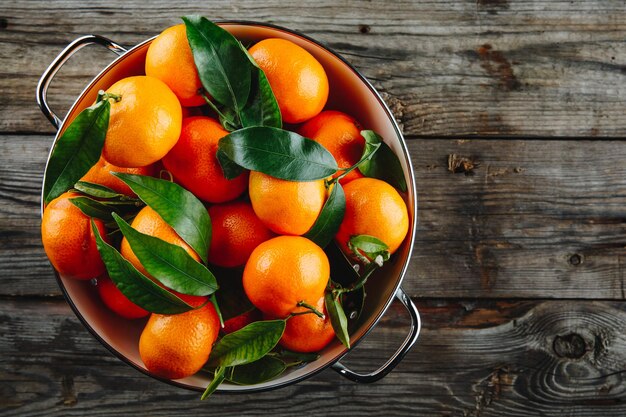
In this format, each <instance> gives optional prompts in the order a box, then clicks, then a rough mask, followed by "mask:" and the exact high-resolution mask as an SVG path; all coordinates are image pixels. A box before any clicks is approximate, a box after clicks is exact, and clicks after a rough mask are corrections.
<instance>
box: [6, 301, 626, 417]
mask: <svg viewBox="0 0 626 417" xmlns="http://www.w3.org/2000/svg"><path fill="white" fill-rule="evenodd" d="M0 303H2V304H0V305H1V306H2V308H1V311H2V313H0V332H1V333H2V334H3V335H4V336H3V338H2V339H0V410H3V411H0V414H2V415H3V416H7V417H9V416H20V417H23V416H44V415H45V416H56V415H58V416H83V415H94V414H95V415H100V416H108V415H135V414H142V415H144V414H145V415H151V416H169V415H173V414H175V413H176V414H180V413H185V415H206V413H207V412H208V410H210V412H211V413H212V414H219V415H224V416H241V415H273V416H287V415H293V413H294V409H298V410H300V411H301V412H304V413H305V414H307V413H309V412H311V411H312V410H315V414H317V415H337V414H340V415H371V416H389V415H394V416H401V415H406V416H409V415H410V416H415V415H419V416H466V417H469V416H483V417H485V416H502V415H507V416H520V417H522V416H524V417H526V416H550V415H557V414H562V415H566V416H583V415H584V416H598V417H611V416H622V415H624V413H626V381H625V380H624V366H625V365H626V336H624V335H625V334H626V325H625V323H626V309H625V308H624V305H623V303H615V302H571V301H549V302H527V301H526V302H519V301H502V302H471V301H467V302H460V303H449V302H446V301H444V300H439V301H437V300H433V301H430V302H427V303H420V304H419V308H420V309H421V311H422V313H423V318H424V323H425V328H424V330H423V333H422V336H421V338H420V340H419V341H418V344H417V345H416V347H415V348H414V349H413V350H412V351H411V352H410V353H409V354H408V355H407V356H406V357H405V359H404V361H403V362H402V363H401V364H400V365H399V366H398V368H396V370H395V371H393V372H392V373H391V374H389V375H388V376H387V377H385V378H384V379H383V380H381V381H380V382H378V383H376V384H373V385H358V384H355V383H352V382H350V381H347V380H345V379H343V378H342V377H340V376H339V375H337V374H335V373H334V372H332V371H330V370H326V371H324V372H322V373H321V374H319V375H317V376H314V377H313V378H311V379H309V380H307V381H305V382H302V383H299V384H297V385H294V386H291V387H287V388H284V389H280V390H277V391H270V392H265V393H257V394H249V395H248V394H246V395H237V396H232V395H217V396H215V397H213V398H211V399H210V400H209V402H208V403H205V404H201V403H200V402H199V400H198V396H199V394H198V393H195V392H188V391H184V390H180V389H177V388H173V387H170V386H168V385H165V384H163V383H160V382H157V381H155V380H152V379H150V378H149V377H146V376H144V375H143V374H140V373H139V372H137V371H135V370H133V369H132V368H130V367H128V366H126V365H124V364H123V363H122V362H121V361H119V360H117V359H116V358H114V357H113V356H112V355H111V354H110V353H109V352H108V351H107V350H106V349H104V348H103V347H102V346H100V345H99V344H98V342H97V341H96V340H95V339H94V338H93V337H92V336H91V335H89V334H88V333H87V331H86V330H85V329H84V328H83V327H82V325H81V324H79V322H78V321H77V319H76V318H75V317H73V316H72V315H71V312H70V311H69V307H67V305H66V304H65V303H64V302H63V301H42V300H26V299H22V300H6V299H4V300H2V301H0ZM442 317H449V318H451V319H450V320H449V321H444V320H442ZM34 320H37V321H39V322H40V324H39V325H38V326H33V321H34ZM406 322H407V317H406V313H405V312H404V311H403V309H402V308H401V307H399V306H398V305H394V306H393V307H392V309H391V310H389V311H388V313H387V314H386V315H385V316H384V318H383V320H382V321H381V322H380V323H379V324H378V326H377V328H376V330H375V331H374V332H373V333H372V334H371V335H370V336H369V337H368V340H367V341H366V342H364V343H363V344H361V345H360V346H359V347H358V348H357V349H356V350H355V351H354V352H353V353H351V354H350V356H349V358H348V359H346V360H345V361H344V362H345V363H346V364H348V365H349V366H351V367H353V368H355V369H359V370H362V371H363V370H371V369H372V368H373V367H374V366H376V365H377V364H380V363H382V362H383V361H384V360H385V359H386V357H388V355H389V354H390V353H391V352H392V351H393V350H394V349H395V348H396V347H397V346H398V344H399V342H400V340H401V339H402V338H403V337H404V335H405V333H406ZM495 347H497V349H496V348H495Z"/></svg>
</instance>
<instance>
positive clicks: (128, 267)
mask: <svg viewBox="0 0 626 417" xmlns="http://www.w3.org/2000/svg"><path fill="white" fill-rule="evenodd" d="M91 229H92V230H93V233H94V235H95V237H96V245H97V247H98V252H100V256H101V257H102V262H104V265H105V266H106V269H107V272H108V274H109V277H111V279H112V280H113V282H114V283H115V286H116V287H117V288H119V290H120V291H121V292H122V293H123V294H124V295H125V296H126V297H127V298H128V299H129V300H130V301H132V302H133V303H135V304H137V305H138V306H139V307H141V308H143V309H145V310H148V311H150V312H152V313H158V314H179V313H184V312H185V311H189V310H192V309H193V307H192V306H190V305H189V304H187V303H186V302H184V301H183V300H181V299H180V298H179V297H177V296H176V295H174V294H172V293H171V292H169V291H168V290H166V289H165V288H162V287H161V286H159V285H158V284H157V283H156V282H154V281H152V280H151V279H150V278H148V277H146V276H145V275H143V274H142V273H141V272H139V271H138V270H137V269H136V268H135V267H134V266H133V265H132V264H131V263H130V262H128V261H127V260H126V259H124V257H123V256H122V255H121V254H120V253H119V252H118V251H117V250H116V249H115V248H114V247H113V246H111V245H109V244H108V243H106V242H105V241H104V240H103V239H102V236H100V231H99V230H98V228H97V227H96V225H95V223H94V222H93V220H92V222H91Z"/></svg>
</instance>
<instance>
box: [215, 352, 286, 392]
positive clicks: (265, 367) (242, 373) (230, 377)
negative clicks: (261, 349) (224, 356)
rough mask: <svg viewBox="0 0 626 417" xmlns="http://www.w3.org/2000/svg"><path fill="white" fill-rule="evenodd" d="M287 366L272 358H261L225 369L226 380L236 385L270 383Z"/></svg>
mask: <svg viewBox="0 0 626 417" xmlns="http://www.w3.org/2000/svg"><path fill="white" fill-rule="evenodd" d="M285 369H287V366H286V365H285V362H283V361H281V360H280V359H277V358H275V357H272V356H263V357H262V358H261V359H259V360H256V361H254V362H251V363H248V364H246V365H238V366H232V367H229V368H227V369H226V380H227V381H230V382H232V383H234V384H238V385H254V384H260V383H262V382H266V381H270V380H272V379H274V378H276V377H278V376H280V375H281V374H282V373H283V372H285Z"/></svg>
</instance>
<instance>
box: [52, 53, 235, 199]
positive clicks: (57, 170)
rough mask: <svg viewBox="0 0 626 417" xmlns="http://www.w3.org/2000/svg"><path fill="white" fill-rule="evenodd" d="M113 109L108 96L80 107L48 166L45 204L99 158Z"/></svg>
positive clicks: (54, 149)
mask: <svg viewBox="0 0 626 417" xmlns="http://www.w3.org/2000/svg"><path fill="white" fill-rule="evenodd" d="M246 59H247V58H246ZM110 109H111V103H109V100H106V99H105V100H101V101H99V102H97V103H96V104H94V105H93V106H91V107H87V108H86V109H85V110H83V111H81V112H80V114H79V115H78V116H76V118H75V119H74V120H73V121H72V123H71V124H70V125H69V126H68V127H67V129H65V132H63V135H61V137H60V138H59V140H58V141H57V143H56V144H55V146H54V148H53V150H52V154H51V155H50V160H49V161H48V167H47V168H46V173H45V178H44V185H43V195H44V202H45V203H46V204H47V203H49V202H50V201H51V200H52V199H54V198H56V197H58V196H60V195H61V194H63V193H64V192H66V191H67V190H69V189H70V188H72V187H73V186H74V184H75V183H76V181H78V180H79V179H81V178H82V177H83V175H85V174H86V173H87V171H89V169H90V168H91V167H92V166H93V165H94V164H95V163H96V162H98V159H99V158H100V154H101V153H102V147H103V146H104V138H105V137H106V133H107V129H108V127H109V113H110Z"/></svg>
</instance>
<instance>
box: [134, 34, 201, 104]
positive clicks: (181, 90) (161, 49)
mask: <svg viewBox="0 0 626 417" xmlns="http://www.w3.org/2000/svg"><path fill="white" fill-rule="evenodd" d="M146 75H149V76H151V77H155V78H158V79H159V80H161V81H163V82H164V83H165V84H167V86H168V87H169V88H171V89H172V91H173V92H174V94H176V97H178V99H179V100H180V103H181V104H182V105H183V106H199V105H201V104H204V99H203V98H202V97H201V96H200V95H199V94H198V91H199V90H200V89H201V88H202V82H201V81H200V77H199V76H198V70H197V69H196V64H195V63H194V60H193V54H192V53H191V48H190V47H189V42H188V41H187V30H186V29H185V25H184V24H180V25H176V26H172V27H169V28H167V29H165V30H164V31H163V32H161V34H160V35H159V36H157V37H156V38H155V39H154V40H153V41H152V43H151V44H150V46H149V47H148V52H147V54H146Z"/></svg>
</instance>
